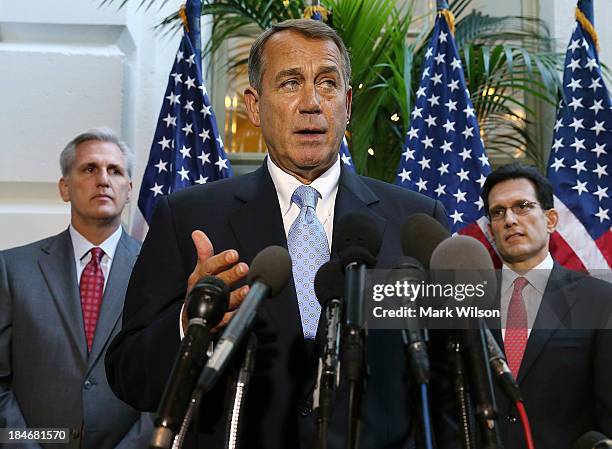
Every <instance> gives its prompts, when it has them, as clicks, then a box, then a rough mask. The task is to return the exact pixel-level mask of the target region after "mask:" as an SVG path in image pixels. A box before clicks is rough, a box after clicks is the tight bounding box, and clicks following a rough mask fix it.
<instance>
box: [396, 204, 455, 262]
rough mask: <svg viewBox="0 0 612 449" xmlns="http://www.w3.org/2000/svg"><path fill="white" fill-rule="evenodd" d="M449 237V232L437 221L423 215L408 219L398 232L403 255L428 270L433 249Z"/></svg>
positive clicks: (412, 216) (415, 215) (414, 215)
mask: <svg viewBox="0 0 612 449" xmlns="http://www.w3.org/2000/svg"><path fill="white" fill-rule="evenodd" d="M449 237H450V232H448V230H447V229H446V228H445V227H444V226H442V225H441V224H440V222H439V221H438V220H436V219H435V218H433V217H432V216H431V215H427V214H423V213H418V214H413V215H411V216H410V217H408V219H407V220H406V221H405V222H404V224H403V225H402V227H401V230H400V239H401V242H402V251H403V252H404V255H406V256H410V257H414V258H415V259H417V260H418V261H419V262H421V264H423V267H425V268H429V261H430V259H431V254H432V253H433V251H434V249H436V247H437V246H438V245H439V244H440V242H442V240H445V239H447V238H449Z"/></svg>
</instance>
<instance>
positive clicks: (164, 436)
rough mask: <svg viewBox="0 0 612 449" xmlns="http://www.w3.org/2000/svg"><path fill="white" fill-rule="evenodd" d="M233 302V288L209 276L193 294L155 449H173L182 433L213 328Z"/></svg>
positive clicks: (159, 419)
mask: <svg viewBox="0 0 612 449" xmlns="http://www.w3.org/2000/svg"><path fill="white" fill-rule="evenodd" d="M228 302H229V287H228V286H227V285H226V284H225V283H224V282H223V281H222V280H221V279H219V278H216V277H213V276H207V277H204V278H202V279H200V280H199V281H198V283H197V284H196V285H195V286H194V287H193V289H192V290H191V291H190V292H189V295H188V297H187V316H188V317H189V325H188V327H187V332H186V333H185V338H183V340H182V341H181V346H180V348H179V352H178V355H177V357H176V359H175V361H174V365H173V367H172V371H171V372H170V377H169V379H168V383H167V384H166V388H165V390H164V394H163V395H162V399H161V402H160V405H159V408H158V411H157V419H156V420H155V429H154V430H153V435H152V438H151V445H150V447H151V448H156V449H157V448H159V449H169V448H170V447H171V446H172V442H173V439H174V435H175V434H176V433H177V432H178V431H179V429H180V426H181V422H182V420H183V417H184V416H185V412H186V411H187V407H188V406H189V402H190V400H191V394H192V392H193V388H194V386H195V383H196V381H197V379H198V375H199V373H200V371H201V370H202V367H203V366H204V362H205V359H206V348H207V347H208V344H209V343H210V329H212V328H213V327H215V326H216V325H217V324H218V323H219V322H220V321H221V319H222V318H223V314H224V313H225V311H226V310H227V306H228Z"/></svg>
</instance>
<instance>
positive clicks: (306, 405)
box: [298, 399, 312, 416]
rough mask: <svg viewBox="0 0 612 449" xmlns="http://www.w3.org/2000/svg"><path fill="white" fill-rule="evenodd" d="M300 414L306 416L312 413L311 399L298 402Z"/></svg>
mask: <svg viewBox="0 0 612 449" xmlns="http://www.w3.org/2000/svg"><path fill="white" fill-rule="evenodd" d="M298 410H299V412H300V415H302V416H308V415H310V414H311V413H312V400H310V399H306V400H305V401H304V402H302V403H301V404H300V406H299V407H298Z"/></svg>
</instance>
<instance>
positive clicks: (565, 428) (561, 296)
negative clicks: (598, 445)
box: [494, 264, 612, 449]
mask: <svg viewBox="0 0 612 449" xmlns="http://www.w3.org/2000/svg"><path fill="white" fill-rule="evenodd" d="M611 313H612V285H611V284H609V283H607V282H604V281H601V280H599V279H595V278H592V277H589V276H585V275H583V274H580V273H576V272H574V271H570V270H567V269H565V268H563V267H561V266H560V265H557V264H555V266H554V268H553V270H552V272H551V275H550V278H549V281H548V283H547V285H546V290H545V292H544V296H543V297H542V302H541V305H540V308H539V310H538V315H537V316H536V321H535V323H534V328H533V329H532V331H531V334H530V336H529V340H528V342H527V348H526V350H525V354H524V356H523V361H522V363H521V367H520V370H519V374H518V379H517V381H518V383H519V387H520V389H521V392H522V394H523V397H524V400H525V408H526V410H527V414H528V415H529V420H530V422H531V426H532V432H533V436H534V442H535V446H536V447H537V448H543V449H548V448H554V449H570V448H571V447H572V445H573V443H574V441H575V440H576V439H578V437H580V436H581V435H582V434H584V433H585V432H587V431H589V430H598V431H600V432H603V433H604V434H607V435H609V436H610V435H612V330H602V329H598V328H602V327H604V326H606V322H607V323H608V326H609V321H607V320H609V318H610V316H611ZM608 328H609V327H608ZM494 333H495V334H496V336H497V338H498V341H500V343H501V332H500V331H497V332H494ZM502 347H503V346H502ZM497 400H498V408H499V411H500V421H499V422H500V433H501V436H502V441H503V443H504V448H505V449H523V448H525V447H526V445H525V440H524V436H523V431H522V428H521V423H520V420H518V419H517V418H518V416H519V415H518V412H517V410H516V407H514V406H513V405H512V404H510V403H509V401H508V400H507V399H506V397H505V396H504V394H503V392H502V391H501V390H499V389H497Z"/></svg>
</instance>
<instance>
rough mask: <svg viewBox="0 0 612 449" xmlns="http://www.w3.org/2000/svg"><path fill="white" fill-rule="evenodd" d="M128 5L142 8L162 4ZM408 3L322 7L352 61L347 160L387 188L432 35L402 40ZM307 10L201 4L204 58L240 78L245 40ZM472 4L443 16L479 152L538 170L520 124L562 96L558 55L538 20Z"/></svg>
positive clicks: (253, 3) (241, 0)
mask: <svg viewBox="0 0 612 449" xmlns="http://www.w3.org/2000/svg"><path fill="white" fill-rule="evenodd" d="M134 1H138V2H140V3H139V7H145V8H147V9H148V8H151V7H152V6H153V5H154V4H158V5H160V7H161V6H164V5H165V4H166V2H167V1H168V0H134ZM415 1H416V0H413V1H412V2H408V3H409V4H408V5H407V6H403V7H399V6H398V5H397V3H398V2H396V1H395V0H322V1H321V3H322V4H323V6H325V7H326V8H328V9H330V10H331V11H332V21H333V23H332V26H333V27H334V28H335V29H336V30H337V31H338V33H339V34H340V36H341V37H342V39H343V40H344V42H345V43H346V45H347V47H348V49H349V51H350V54H351V61H352V68H353V76H352V86H353V111H352V116H351V122H350V124H349V126H348V130H349V144H350V148H351V152H352V155H353V160H354V162H355V165H356V166H357V169H358V171H359V172H361V173H365V174H368V175H369V176H373V177H377V178H380V179H385V180H388V181H391V180H393V178H394V175H395V170H396V167H397V163H398V161H399V157H400V154H401V151H402V147H403V144H404V136H405V133H406V132H407V130H408V128H409V123H410V112H411V109H412V105H413V102H414V95H415V91H416V89H417V88H418V82H419V81H420V72H421V66H422V62H423V60H424V52H425V51H426V48H427V46H428V43H429V41H430V39H431V32H432V29H431V28H424V29H422V30H421V31H420V33H419V34H418V36H417V37H416V38H414V37H413V38H412V39H410V40H409V39H408V38H407V36H408V33H409V31H413V29H412V28H414V27H415V26H417V25H414V24H415V22H416V21H417V18H415V17H413V14H412V12H413V9H412V6H413V4H414V3H415ZM113 2H117V3H119V4H120V6H119V7H122V6H124V5H125V3H126V2H127V0H102V4H106V3H113ZM307 3H308V4H310V2H307V1H306V0H289V1H280V0H263V1H261V0H260V1H257V0H209V1H208V2H206V3H205V4H204V5H203V6H202V15H204V16H210V17H212V19H213V29H212V33H211V39H210V40H209V42H207V43H206V45H205V46H204V48H203V53H204V56H206V55H210V54H212V53H214V52H216V51H218V50H219V49H220V48H221V46H222V45H223V44H224V43H225V42H228V41H230V42H232V58H231V60H230V61H228V63H227V66H226V67H224V69H226V70H227V74H228V76H229V78H230V79H231V78H232V77H235V76H236V74H238V73H244V70H245V65H246V63H247V57H248V51H249V46H250V43H251V42H252V40H253V39H255V37H256V36H257V35H258V34H259V33H260V32H261V31H262V30H263V29H266V28H268V27H269V26H270V25H271V24H273V23H276V22H280V21H283V20H285V19H290V18H299V17H301V16H302V12H303V10H304V8H305V7H306V6H307ZM471 5H472V0H454V1H451V2H450V9H451V11H452V12H453V14H454V15H455V17H457V18H458V19H457V21H456V31H455V40H456V43H457V48H458V50H459V53H460V56H461V59H462V64H463V69H464V74H465V79H466V83H467V86H468V88H469V91H470V97H471V100H472V102H473V104H474V109H475V112H476V114H477V118H478V121H479V124H480V128H481V131H482V134H483V136H484V141H485V147H486V149H487V151H489V152H490V153H495V152H498V153H501V154H509V155H511V156H516V154H518V153H522V154H524V155H525V156H526V157H527V158H529V159H530V160H531V161H533V162H535V163H536V164H537V165H539V166H540V167H541V166H543V164H544V162H545V161H543V159H544V156H543V155H542V149H541V148H538V146H537V145H536V143H535V138H534V136H532V135H531V134H530V133H531V132H532V130H531V128H532V127H530V126H529V124H530V123H529V118H528V117H529V116H533V115H534V114H535V113H536V111H533V110H532V108H531V106H530V105H531V100H533V99H537V100H538V101H542V102H544V103H548V104H553V105H554V104H555V103H556V101H557V95H558V93H559V92H562V89H560V87H561V86H560V79H559V73H560V68H561V67H562V66H561V63H562V55H560V54H555V53H553V51H552V49H553V48H554V47H553V40H552V39H551V37H550V35H549V32H548V29H547V28H546V25H545V23H544V22H543V21H542V20H539V19H536V18H530V17H522V16H504V17H494V16H490V15H487V14H483V13H481V12H479V11H476V10H472V11H470V10H469V8H470V6H471ZM433 13H434V11H432V14H433ZM421 23H422V22H421ZM159 27H160V29H161V30H162V31H163V32H166V33H168V32H175V31H177V30H179V29H180V18H179V15H178V12H177V13H175V14H172V15H170V16H168V17H167V18H165V19H164V20H163V21H162V22H161V23H160V25H159ZM413 34H414V33H413ZM237 38H238V39H237ZM238 42H240V43H239V44H238ZM369 149H372V150H373V152H374V155H373V156H372V155H371V154H370V153H369V152H368V150H369Z"/></svg>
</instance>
